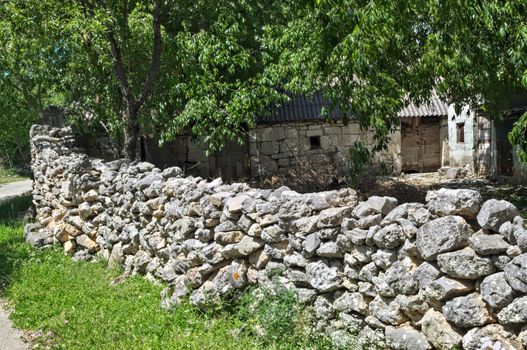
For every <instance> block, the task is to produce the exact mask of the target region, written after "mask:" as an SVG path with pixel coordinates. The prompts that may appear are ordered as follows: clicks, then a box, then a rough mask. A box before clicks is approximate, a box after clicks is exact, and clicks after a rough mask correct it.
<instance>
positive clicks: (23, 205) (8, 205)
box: [0, 195, 32, 224]
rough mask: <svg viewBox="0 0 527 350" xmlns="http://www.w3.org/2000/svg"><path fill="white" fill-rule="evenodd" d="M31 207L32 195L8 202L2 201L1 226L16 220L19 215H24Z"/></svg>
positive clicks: (14, 198) (0, 210)
mask: <svg viewBox="0 0 527 350" xmlns="http://www.w3.org/2000/svg"><path fill="white" fill-rule="evenodd" d="M31 206H32V203H31V195H25V196H19V197H13V198H10V199H8V200H6V201H1V202H0V224H3V223H5V222H9V221H14V220H16V219H17V218H18V217H19V214H22V215H23V214H24V213H25V212H26V211H27V210H28V209H29V208H30V207H31Z"/></svg>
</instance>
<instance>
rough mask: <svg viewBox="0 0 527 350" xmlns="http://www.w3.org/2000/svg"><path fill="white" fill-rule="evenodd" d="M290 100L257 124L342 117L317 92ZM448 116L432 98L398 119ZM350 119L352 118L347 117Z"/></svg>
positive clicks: (409, 108)
mask: <svg viewBox="0 0 527 350" xmlns="http://www.w3.org/2000/svg"><path fill="white" fill-rule="evenodd" d="M289 97H290V100H289V101H287V102H285V103H284V104H282V105H280V106H279V107H276V106H272V107H270V109H269V110H270V112H269V113H268V114H266V115H259V116H257V118H256V121H257V123H259V124H275V123H287V122H305V121H324V120H327V116H323V115H322V113H321V112H322V109H323V108H325V109H326V112H329V113H330V118H331V119H333V120H337V119H340V118H342V117H343V113H341V111H340V109H339V108H338V107H335V108H333V110H331V111H330V105H331V103H330V102H329V101H328V100H327V99H324V98H323V95H322V92H317V93H316V94H314V95H312V96H305V95H293V94H289ZM446 115H448V104H447V103H445V102H443V101H442V100H441V99H439V97H437V96H435V95H434V96H433V97H432V98H431V99H430V101H429V102H428V103H425V104H423V105H420V106H416V105H415V104H413V103H410V104H409V105H408V106H407V107H405V108H403V109H402V110H401V111H400V112H399V113H398V116H399V117H434V116H446ZM349 117H350V118H351V117H352V116H349Z"/></svg>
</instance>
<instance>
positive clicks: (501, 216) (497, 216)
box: [477, 199, 518, 232]
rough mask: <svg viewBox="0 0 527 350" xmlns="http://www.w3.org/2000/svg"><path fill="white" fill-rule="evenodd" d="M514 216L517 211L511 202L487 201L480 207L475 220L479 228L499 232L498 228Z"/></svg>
mask: <svg viewBox="0 0 527 350" xmlns="http://www.w3.org/2000/svg"><path fill="white" fill-rule="evenodd" d="M516 215H518V209H517V208H516V207H515V206H514V205H513V204H512V203H511V202H507V201H504V200H497V199H489V200H488V201H486V202H485V203H483V205H482V206H481V209H480V211H479V213H478V216H477V220H478V224H479V225H480V226H481V228H483V229H486V230H492V231H496V232H499V229H500V226H501V225H502V224H503V223H504V222H506V221H510V220H512V219H514V217H515V216H516Z"/></svg>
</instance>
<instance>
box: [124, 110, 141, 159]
mask: <svg viewBox="0 0 527 350" xmlns="http://www.w3.org/2000/svg"><path fill="white" fill-rule="evenodd" d="M138 140H139V125H138V123H137V112H135V111H133V110H131V111H130V110H129V111H127V113H126V127H125V129H124V151H125V156H126V157H127V158H128V159H130V161H134V160H136V159H137V153H138V151H137V141H138Z"/></svg>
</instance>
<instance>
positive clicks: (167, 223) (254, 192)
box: [26, 126, 527, 350]
mask: <svg viewBox="0 0 527 350" xmlns="http://www.w3.org/2000/svg"><path fill="white" fill-rule="evenodd" d="M31 140H32V156H33V164H32V166H33V171H34V174H35V182H34V189H33V200H34V203H35V205H36V208H37V218H38V223H36V224H31V225H28V226H27V227H26V239H27V240H28V241H29V242H31V243H32V244H35V245H38V246H44V245H49V244H53V243H57V242H60V244H62V245H63V247H64V251H65V253H67V254H71V255H73V257H74V258H76V259H83V260H90V259H94V258H102V259H106V260H108V261H109V262H110V263H111V264H116V265H120V266H123V267H124V269H125V273H126V274H141V275H145V276H147V278H150V279H158V280H164V281H166V282H167V283H168V285H169V287H168V288H167V289H166V290H165V291H164V292H163V303H164V305H166V306H172V305H175V304H177V303H178V302H180V301H181V300H182V299H183V298H186V297H189V298H190V300H191V302H193V303H195V304H197V305H199V306H201V307H206V306H207V305H209V304H210V303H212V302H214V301H215V300H217V299H218V298H220V297H221V296H222V295H224V294H226V293H228V292H230V291H233V290H236V289H241V288H244V287H246V286H247V285H256V286H259V287H261V288H276V287H277V286H280V288H288V289H290V290H292V291H294V292H295V293H296V295H297V297H298V300H299V301H300V302H302V303H308V304H310V305H312V306H313V309H314V312H315V313H316V316H317V320H318V324H317V328H318V329H320V331H324V332H327V333H328V334H330V335H331V336H332V337H333V339H334V340H335V342H337V343H338V342H343V341H345V340H346V339H347V338H349V337H350V335H351V334H356V333H358V334H359V336H358V339H359V340H360V344H363V345H364V347H365V348H368V345H365V344H368V343H367V341H372V342H373V343H376V344H381V348H383V347H386V348H393V349H432V348H436V349H451V348H453V347H456V346H457V347H462V348H464V349H471V350H472V349H524V348H525V346H526V345H527V327H526V326H525V325H526V323H527V231H526V230H525V229H524V222H523V219H522V218H521V217H520V216H519V215H518V210H517V209H516V208H515V207H514V206H513V205H512V204H511V203H509V202H506V201H500V200H494V199H492V200H488V201H486V202H484V203H483V202H482V199H481V196H480V195H479V193H478V192H475V191H472V190H450V189H441V190H438V191H432V192H429V193H428V195H427V198H426V201H427V203H426V204H423V203H405V204H400V205H399V204H398V202H397V200H396V199H395V198H391V197H370V198H368V199H367V200H365V201H359V200H358V198H357V196H356V193H355V192H354V191H353V190H351V189H343V190H339V191H330V192H320V193H310V194H299V193H296V192H294V191H291V190H289V189H288V188H286V187H283V188H280V189H277V190H259V189H254V188H250V187H249V186H248V185H247V184H243V183H234V184H223V183H222V181H221V179H216V180H214V181H211V182H209V181H206V180H204V179H201V178H197V177H184V176H183V174H182V171H181V169H179V168H168V169H165V170H160V169H156V168H155V167H154V166H153V165H151V164H149V163H135V164H129V163H128V162H126V161H124V160H119V161H113V162H103V161H101V160H96V159H90V158H88V157H87V156H85V155H83V154H81V153H78V152H77V150H75V149H74V144H73V139H72V137H71V131H70V130H69V129H68V128H63V129H55V128H50V127H46V126H34V127H33V128H32V130H31ZM382 344H384V345H382Z"/></svg>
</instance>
